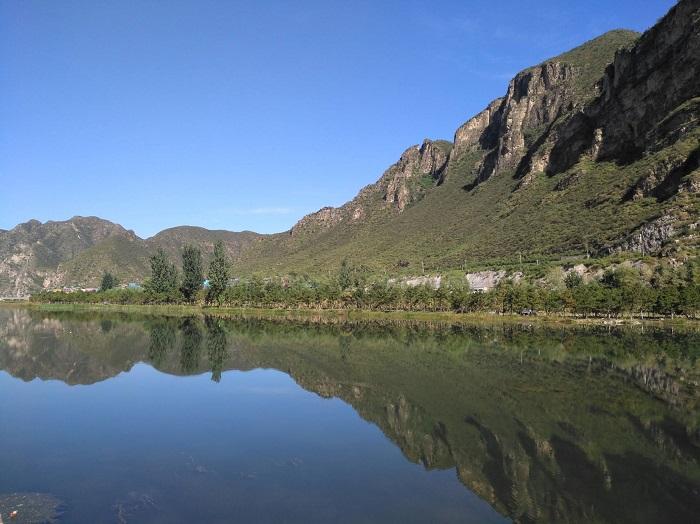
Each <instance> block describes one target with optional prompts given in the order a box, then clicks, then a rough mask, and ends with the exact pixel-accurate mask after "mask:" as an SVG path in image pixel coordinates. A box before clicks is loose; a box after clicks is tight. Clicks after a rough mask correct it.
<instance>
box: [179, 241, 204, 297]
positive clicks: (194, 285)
mask: <svg viewBox="0 0 700 524" xmlns="http://www.w3.org/2000/svg"><path fill="white" fill-rule="evenodd" d="M203 280H204V276H203V270H202V252H201V250H200V249H199V248H198V247H196V246H192V245H186V246H185V247H184V248H183V250H182V286H180V291H181V292H182V295H183V296H184V297H185V300H186V301H187V302H193V301H194V300H195V298H196V297H197V291H199V290H200V289H202V281H203Z"/></svg>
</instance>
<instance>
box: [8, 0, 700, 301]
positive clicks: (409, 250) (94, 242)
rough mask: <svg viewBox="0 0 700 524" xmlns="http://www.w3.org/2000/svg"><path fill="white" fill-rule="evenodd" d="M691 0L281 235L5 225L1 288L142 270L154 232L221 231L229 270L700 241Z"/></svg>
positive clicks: (699, 99)
mask: <svg viewBox="0 0 700 524" xmlns="http://www.w3.org/2000/svg"><path fill="white" fill-rule="evenodd" d="M699 118H700V2H699V1H698V0H681V1H680V2H678V3H677V4H676V5H675V6H674V7H673V8H672V9H671V10H670V11H669V12H668V13H667V14H666V15H665V16H664V17H663V18H662V19H661V20H660V21H659V22H658V23H657V24H656V25H655V26H654V27H652V28H651V29H649V30H648V31H647V32H645V33H644V34H642V35H640V34H638V33H635V32H632V31H625V30H615V31H610V32H608V33H605V34H604V35H601V36H600V37H598V38H596V39H594V40H591V41H589V42H586V43H584V44H583V45H581V46H579V47H577V48H575V49H573V50H571V51H569V52H566V53H564V54H562V55H559V56H556V57H554V58H551V59H549V60H546V61H544V62H542V63H541V64H538V65H535V66H533V67H529V68H527V69H525V70H523V71H521V72H520V73H518V74H517V75H516V76H515V77H514V78H513V79H512V80H511V81H510V82H509V84H508V88H507V90H506V93H505V94H504V95H503V96H502V97H499V98H496V99H495V100H493V101H492V102H491V103H490V104H488V106H487V107H486V108H485V109H484V110H483V111H481V112H480V113H479V114H477V115H476V116H474V117H472V118H471V119H469V120H468V121H466V122H465V123H464V124H463V125H461V126H460V127H459V128H458V129H457V130H456V131H455V133H454V137H453V139H452V141H446V140H429V139H426V140H424V141H423V142H422V143H421V144H419V145H413V146H411V147H409V148H408V149H406V150H405V151H404V152H403V153H402V154H401V156H400V157H399V159H398V161H397V162H396V163H395V164H393V165H392V166H390V167H389V168H388V169H387V170H386V171H385V172H384V173H383V174H382V175H381V176H380V177H379V179H378V180H377V182H375V183H374V184H370V185H368V186H366V187H365V188H363V189H361V190H360V192H359V193H358V194H357V196H356V197H355V198H353V199H352V200H351V201H349V202H347V203H346V204H344V205H342V206H340V207H337V208H335V207H324V208H322V209H320V210H319V211H317V212H315V213H312V214H310V215H307V216H305V217H303V218H302V219H301V220H299V222H297V223H296V224H295V225H294V227H292V228H291V230H290V231H287V232H284V233H278V234H274V235H257V234H255V233H252V232H241V233H233V232H228V231H208V230H206V229H202V228H196V227H190V226H183V227H177V228H172V229H168V230H165V231H162V232H161V233H158V234H157V235H155V236H154V237H152V238H149V239H146V240H143V239H140V238H138V237H137V236H136V235H135V234H134V233H133V232H130V231H126V230H125V229H124V228H122V227H121V226H118V225H116V224H112V223H110V222H107V221H104V220H100V219H97V218H80V217H75V218H73V219H71V220H69V221H66V222H47V223H46V224H40V223H39V222H37V221H30V222H28V223H26V224H20V225H19V226H17V227H16V228H14V229H12V230H11V231H0V296H2V295H22V294H24V293H26V292H28V291H32V290H36V289H40V288H42V287H44V288H47V287H55V286H58V285H65V284H70V285H91V286H94V285H96V284H97V282H98V280H99V276H100V275H101V274H102V272H103V271H104V270H112V271H114V272H115V273H116V274H117V275H118V276H119V278H120V279H122V281H126V280H142V279H143V278H144V277H145V276H147V275H148V266H147V258H148V256H149V254H150V253H152V252H153V250H155V249H156V248H157V247H162V248H163V249H165V250H166V251H167V252H168V253H169V254H170V255H171V258H172V259H173V260H178V259H179V256H177V255H178V252H179V250H180V249H181V248H182V246H183V245H184V244H185V243H195V244H198V245H200V246H201V247H202V248H203V250H204V252H205V257H206V256H208V254H209V253H211V249H212V245H213V243H214V242H215V241H216V240H219V239H220V240H223V241H224V243H225V244H226V246H227V248H228V251H229V255H230V256H231V258H232V259H233V261H234V269H235V271H236V273H238V274H244V275H245V274H252V273H258V274H263V275H283V274H289V273H292V272H302V273H309V274H315V275H325V274H328V272H329V271H336V270H337V268H338V267H339V266H340V264H341V261H342V260H343V259H348V260H349V261H350V262H352V263H354V264H362V265H363V266H365V267H367V268H368V269H369V270H370V271H371V272H374V273H375V274H383V275H386V274H393V273H403V274H413V275H415V274H417V273H418V272H425V271H426V270H427V271H430V272H441V271H447V270H453V269H457V268H462V267H464V265H466V263H470V264H471V265H481V266H498V265H501V266H503V265H508V264H513V263H515V261H517V260H519V259H520V257H523V256H524V257H525V258H526V259H527V258H530V259H532V260H533V261H534V260H535V259H536V260H553V261H555V262H556V261H566V260H572V259H574V258H577V257H578V258H581V257H583V256H587V255H589V254H592V255H608V254H614V253H618V252H633V253H634V252H636V253H640V254H642V255H649V254H653V255H659V256H662V257H665V258H666V259H668V260H673V261H681V262H682V261H684V260H686V259H687V258H688V257H695V256H697V254H698V253H700V242H699V240H698V238H699V237H698V236H697V233H696V231H697V228H698V224H699V223H700V221H699V220H698V217H699V216H700V198H698V195H699V194H700V126H698V121H699Z"/></svg>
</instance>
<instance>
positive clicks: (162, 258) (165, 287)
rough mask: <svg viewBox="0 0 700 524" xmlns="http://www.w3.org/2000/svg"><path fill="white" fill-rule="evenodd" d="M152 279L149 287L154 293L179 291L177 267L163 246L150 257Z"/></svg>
mask: <svg viewBox="0 0 700 524" xmlns="http://www.w3.org/2000/svg"><path fill="white" fill-rule="evenodd" d="M150 262H151V280H150V282H149V283H148V289H149V290H150V291H152V292H154V293H160V294H166V295H173V294H174V293H175V292H177V268H176V267H175V264H173V263H172V262H170V260H169V259H168V255H166V254H165V251H163V249H162V248H158V251H156V254H155V255H153V256H152V257H151V258H150Z"/></svg>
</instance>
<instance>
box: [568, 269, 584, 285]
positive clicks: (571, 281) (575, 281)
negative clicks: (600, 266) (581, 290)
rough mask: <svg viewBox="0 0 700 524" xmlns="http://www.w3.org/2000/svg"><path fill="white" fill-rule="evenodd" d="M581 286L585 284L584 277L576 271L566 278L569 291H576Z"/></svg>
mask: <svg viewBox="0 0 700 524" xmlns="http://www.w3.org/2000/svg"><path fill="white" fill-rule="evenodd" d="M581 284H583V277H582V276H581V275H579V274H578V273H577V272H576V271H571V272H569V273H567V274H566V277H564V285H566V288H567V289H575V288H577V287H579V286H580V285H581Z"/></svg>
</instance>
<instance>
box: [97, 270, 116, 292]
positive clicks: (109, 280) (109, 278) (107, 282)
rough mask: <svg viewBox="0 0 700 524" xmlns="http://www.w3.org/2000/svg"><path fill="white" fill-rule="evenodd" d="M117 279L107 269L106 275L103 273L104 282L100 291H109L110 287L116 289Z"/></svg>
mask: <svg viewBox="0 0 700 524" xmlns="http://www.w3.org/2000/svg"><path fill="white" fill-rule="evenodd" d="M117 284H118V282H117V279H116V277H115V276H114V275H113V274H112V273H110V272H109V271H105V273H104V275H102V284H100V291H108V290H110V289H114V288H115V287H117Z"/></svg>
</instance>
